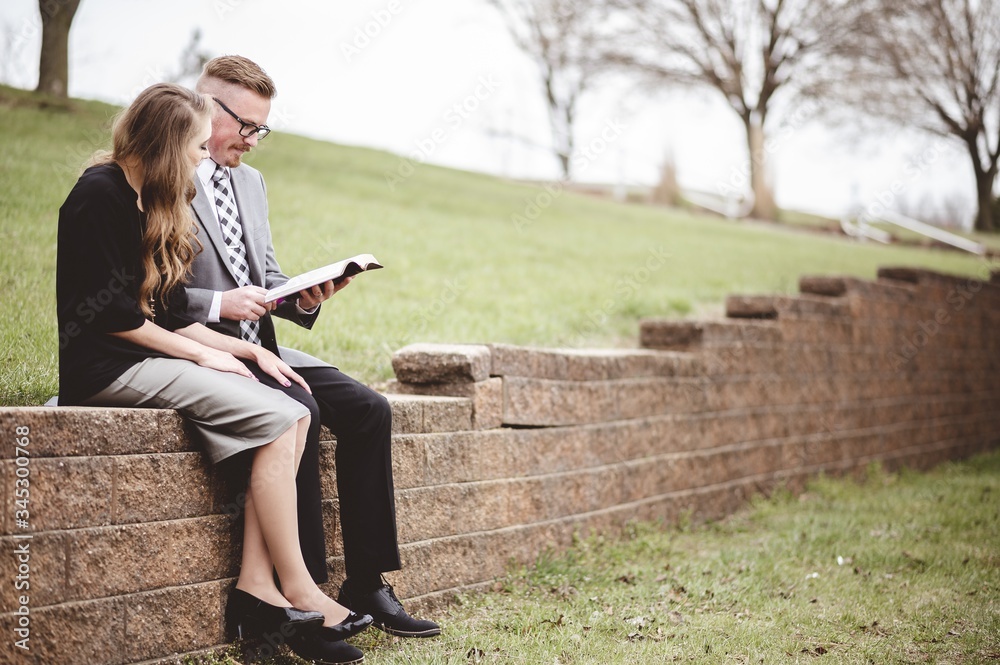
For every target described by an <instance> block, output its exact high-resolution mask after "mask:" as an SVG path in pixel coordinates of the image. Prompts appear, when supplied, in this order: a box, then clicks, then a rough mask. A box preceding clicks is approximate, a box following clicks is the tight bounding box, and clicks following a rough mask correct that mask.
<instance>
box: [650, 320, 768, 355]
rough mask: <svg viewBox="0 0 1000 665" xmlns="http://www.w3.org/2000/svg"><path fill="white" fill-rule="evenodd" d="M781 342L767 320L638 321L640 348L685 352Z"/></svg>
mask: <svg viewBox="0 0 1000 665" xmlns="http://www.w3.org/2000/svg"><path fill="white" fill-rule="evenodd" d="M781 341H782V334H781V329H780V328H779V327H778V326H776V325H775V324H774V323H771V322H769V321H754V320H748V321H732V320H720V321H678V320H676V319H644V320H642V321H640V322H639V345H640V346H642V347H643V348H647V349H660V350H675V351H687V350H695V349H697V348H699V347H715V346H728V345H732V344H753V345H756V344H779V343H781Z"/></svg>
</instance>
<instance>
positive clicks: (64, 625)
mask: <svg viewBox="0 0 1000 665" xmlns="http://www.w3.org/2000/svg"><path fill="white" fill-rule="evenodd" d="M15 621H16V617H14V616H12V615H4V616H3V617H0V628H2V630H3V633H4V636H5V639H3V640H0V662H2V663H32V664H33V665H50V664H54V663H66V664H67V665H68V664H69V663H74V664H75V663H81V664H82V663H87V665H120V664H121V663H128V662H129V660H128V658H127V657H126V654H125V650H126V640H125V599H124V598H102V599H100V600H93V601H89V602H82V603H65V604H61V605H56V606H54V607H32V609H31V640H30V643H29V646H30V651H29V652H27V653H25V652H24V651H22V650H21V649H18V648H17V647H15V646H14V640H13V635H14V630H13V628H14V622H15Z"/></svg>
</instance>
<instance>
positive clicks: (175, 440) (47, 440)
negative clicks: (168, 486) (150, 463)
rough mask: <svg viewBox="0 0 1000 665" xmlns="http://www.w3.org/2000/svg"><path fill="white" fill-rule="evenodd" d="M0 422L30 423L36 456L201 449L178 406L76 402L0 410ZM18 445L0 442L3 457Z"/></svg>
mask: <svg viewBox="0 0 1000 665" xmlns="http://www.w3.org/2000/svg"><path fill="white" fill-rule="evenodd" d="M0 427H2V428H3V431H5V432H14V431H15V428H17V427H28V428H29V430H30V433H29V436H30V439H31V443H30V444H29V447H30V449H31V455H32V457H35V458H39V457H77V456H100V455H131V454H136V453H162V452H187V451H191V452H194V451H199V450H200V447H199V446H198V444H197V443H196V442H195V440H194V438H193V437H192V436H190V434H191V430H190V429H189V427H187V426H185V424H184V419H183V418H181V416H180V415H178V414H177V412H176V411H169V410H163V409H112V408H91V407H75V406H58V407H37V406H32V407H13V408H4V409H0ZM15 454H16V453H15V452H14V446H13V445H10V446H0V459H10V458H13V457H14V455H15Z"/></svg>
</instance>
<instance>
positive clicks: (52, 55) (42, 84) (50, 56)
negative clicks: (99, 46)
mask: <svg viewBox="0 0 1000 665" xmlns="http://www.w3.org/2000/svg"><path fill="white" fill-rule="evenodd" d="M79 6H80V0H38V10H39V12H41V15H42V52H41V55H40V56H39V59H38V87H37V88H36V91H37V92H44V93H48V94H50V95H55V96H57V97H66V96H67V95H68V94H69V29H70V26H71V25H72V24H73V17H74V16H75V15H76V10H77V8H78V7H79Z"/></svg>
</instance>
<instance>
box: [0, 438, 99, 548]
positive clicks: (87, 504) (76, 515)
mask: <svg viewBox="0 0 1000 665" xmlns="http://www.w3.org/2000/svg"><path fill="white" fill-rule="evenodd" d="M13 447H14V446H10V448H11V449H13ZM28 459H29V460H30V463H29V465H28V466H27V467H26V468H27V469H28V473H29V475H28V481H29V484H30V486H29V488H28V489H29V496H28V504H27V509H28V513H29V517H28V523H29V525H30V528H29V529H24V528H21V527H19V526H17V525H16V524H14V522H13V517H14V512H13V511H14V507H15V506H14V499H15V497H14V493H13V492H11V493H10V494H9V495H8V497H7V499H6V502H9V503H6V504H5V505H8V506H9V507H10V510H9V511H5V512H10V515H9V516H6V517H8V519H7V520H6V528H5V529H4V535H7V534H11V533H24V532H26V531H48V530H54V529H68V528H74V527H83V526H94V525H101V524H110V523H111V521H112V505H113V502H114V481H113V477H114V473H113V461H112V459H111V458H108V457H82V458H81V457H59V458H45V457H39V458H31V457H29V458H28ZM16 468H17V467H16V466H15V463H14V461H5V462H2V463H0V473H2V474H3V475H4V477H5V478H7V479H8V481H7V482H8V484H9V485H10V486H11V487H13V486H14V484H15V481H16V476H15V470H16Z"/></svg>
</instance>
